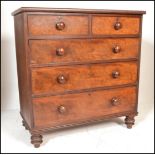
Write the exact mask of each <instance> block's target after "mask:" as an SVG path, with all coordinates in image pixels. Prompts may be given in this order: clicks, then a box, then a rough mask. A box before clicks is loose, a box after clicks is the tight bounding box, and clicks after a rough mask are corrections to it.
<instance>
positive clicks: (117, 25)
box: [114, 22, 122, 30]
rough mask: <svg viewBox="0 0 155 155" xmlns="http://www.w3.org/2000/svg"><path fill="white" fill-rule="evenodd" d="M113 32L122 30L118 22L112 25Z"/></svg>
mask: <svg viewBox="0 0 155 155" xmlns="http://www.w3.org/2000/svg"><path fill="white" fill-rule="evenodd" d="M114 28H115V30H119V29H121V28H122V24H121V23H120V22H116V23H115V25H114Z"/></svg>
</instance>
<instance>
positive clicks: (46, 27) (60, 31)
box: [28, 15, 88, 35]
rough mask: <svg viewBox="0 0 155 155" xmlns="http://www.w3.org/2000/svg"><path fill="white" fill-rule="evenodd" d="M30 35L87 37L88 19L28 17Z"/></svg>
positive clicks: (68, 16) (69, 16) (53, 16)
mask: <svg viewBox="0 0 155 155" xmlns="http://www.w3.org/2000/svg"><path fill="white" fill-rule="evenodd" d="M28 32H29V34H30V35H87V34H88V17H87V16H84V15H83V16H74V15H73V16H72V15H67V16H63V15H29V16H28Z"/></svg>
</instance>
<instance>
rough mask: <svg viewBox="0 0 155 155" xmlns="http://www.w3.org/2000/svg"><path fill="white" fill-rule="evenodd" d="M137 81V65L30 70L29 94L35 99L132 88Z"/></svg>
mask: <svg viewBox="0 0 155 155" xmlns="http://www.w3.org/2000/svg"><path fill="white" fill-rule="evenodd" d="M136 81H137V62H118V63H109V64H88V65H76V66H61V67H43V68H33V69H32V92H33V94H34V95H37V94H42V93H43V94H46V93H53V94H55V93H64V92H67V91H72V90H80V89H89V88H96V87H104V86H114V85H123V84H131V83H132V84H133V83H135V82H136Z"/></svg>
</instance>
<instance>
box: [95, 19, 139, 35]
mask: <svg viewBox="0 0 155 155" xmlns="http://www.w3.org/2000/svg"><path fill="white" fill-rule="evenodd" d="M92 33H93V34H94V35H125V34H127V35H128V34H132V35H133V34H139V33H140V18H139V17H121V16H120V17H117V16H116V17H115V16H114V17H113V16H93V17H92Z"/></svg>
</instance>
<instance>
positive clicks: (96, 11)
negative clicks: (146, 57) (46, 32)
mask: <svg viewBox="0 0 155 155" xmlns="http://www.w3.org/2000/svg"><path fill="white" fill-rule="evenodd" d="M23 12H30V13H32V12H33V13H40V12H42V13H53V12H54V13H62V12H64V13H89V14H123V15H133V14H134V15H142V14H145V13H146V11H137V10H108V9H78V8H43V7H40V8H39V7H21V8H19V9H17V10H15V11H14V12H12V15H13V16H15V15H16V14H19V13H23Z"/></svg>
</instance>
